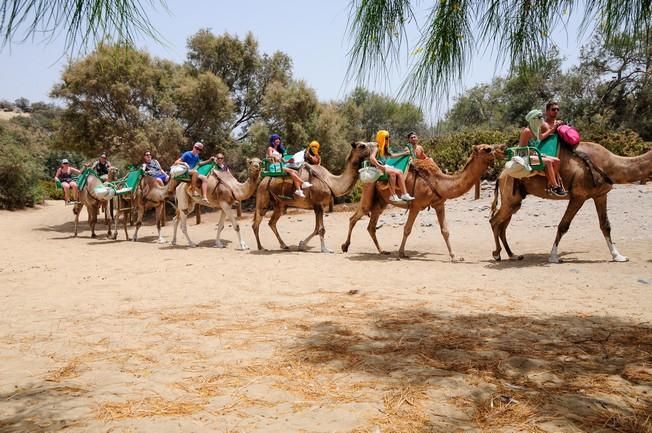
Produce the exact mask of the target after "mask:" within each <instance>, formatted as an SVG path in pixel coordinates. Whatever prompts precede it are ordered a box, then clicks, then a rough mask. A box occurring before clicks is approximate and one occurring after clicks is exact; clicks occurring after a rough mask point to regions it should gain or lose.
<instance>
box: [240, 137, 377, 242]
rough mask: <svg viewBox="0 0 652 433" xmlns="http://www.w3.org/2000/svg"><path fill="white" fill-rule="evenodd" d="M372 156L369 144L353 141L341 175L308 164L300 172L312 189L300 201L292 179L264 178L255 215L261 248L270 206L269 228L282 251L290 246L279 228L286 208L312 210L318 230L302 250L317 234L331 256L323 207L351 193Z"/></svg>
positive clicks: (254, 224)
mask: <svg viewBox="0 0 652 433" xmlns="http://www.w3.org/2000/svg"><path fill="white" fill-rule="evenodd" d="M370 154H371V147H370V143H365V142H353V143H351V151H350V152H349V154H348V156H347V158H346V163H345V165H344V170H343V171H342V173H341V174H340V175H339V176H336V175H333V174H332V173H331V172H329V171H328V170H326V169H325V168H324V167H322V166H319V165H308V164H306V165H305V166H304V168H302V169H301V170H300V172H299V175H300V176H301V178H302V179H303V180H309V181H310V182H311V183H312V187H311V188H308V189H306V190H305V191H304V193H305V195H306V197H305V198H300V197H297V196H294V195H293V191H294V185H293V183H292V180H291V179H290V178H289V177H280V178H279V177H276V178H271V177H270V178H267V179H264V180H263V181H262V182H261V183H260V185H259V186H258V191H257V193H256V213H255V214H254V222H253V230H254V234H255V236H256V243H257V244H258V249H259V250H262V249H264V248H263V246H262V244H261V243H260V237H259V228H260V223H261V221H262V220H263V217H264V216H265V214H266V213H267V210H268V208H269V206H270V204H271V205H272V207H273V210H272V216H271V217H270V219H269V226H270V228H271V229H272V231H273V232H274V234H275V235H276V239H278V242H279V244H280V246H281V248H282V249H284V250H287V249H289V247H288V246H287V245H286V244H285V242H283V239H281V236H280V235H279V233H278V230H277V228H276V223H277V222H278V220H279V218H280V217H281V215H283V213H284V211H285V208H287V207H294V208H302V209H313V210H314V212H315V229H314V230H313V232H312V233H311V234H310V235H309V236H308V237H307V238H305V239H304V240H302V241H301V242H299V250H304V249H305V248H306V246H307V244H308V242H309V241H310V240H311V239H312V238H313V237H314V236H316V235H319V239H320V241H321V252H322V253H332V252H333V251H332V250H330V249H329V248H328V247H327V246H326V243H325V240H324V235H325V234H326V228H325V227H324V206H329V205H330V202H331V199H332V197H333V196H335V197H341V196H343V195H346V194H348V193H349V192H350V191H351V190H352V189H353V186H354V185H355V182H356V181H357V179H358V170H359V169H360V166H361V165H362V161H363V160H364V159H366V158H368V157H369V155H370Z"/></svg>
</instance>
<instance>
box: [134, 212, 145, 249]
mask: <svg viewBox="0 0 652 433" xmlns="http://www.w3.org/2000/svg"><path fill="white" fill-rule="evenodd" d="M144 216H145V205H138V208H137V209H136V230H134V238H133V241H134V242H136V241H137V240H138V230H140V227H141V226H142V225H143V217H144Z"/></svg>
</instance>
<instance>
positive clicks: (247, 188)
mask: <svg viewBox="0 0 652 433" xmlns="http://www.w3.org/2000/svg"><path fill="white" fill-rule="evenodd" d="M261 170H262V161H261V160H260V159H258V158H252V159H247V171H248V177H247V180H246V181H245V182H244V183H239V182H238V181H237V179H236V178H235V177H233V175H232V174H231V173H230V172H221V171H217V170H213V171H212V172H211V174H210V175H209V177H208V204H204V203H202V202H201V201H200V198H199V197H193V196H192V195H191V194H190V193H189V191H188V187H189V185H185V184H181V185H179V186H178V187H177V192H176V200H177V211H176V215H175V216H174V234H173V236H172V242H171V243H172V245H176V243H177V228H178V226H179V223H181V231H182V232H183V234H184V235H185V236H186V239H187V240H188V245H189V246H191V247H195V246H196V244H195V243H193V242H192V241H191V240H190V237H189V236H188V227H187V219H188V215H189V214H190V213H192V211H193V210H194V209H195V206H197V205H198V204H202V205H203V206H208V207H212V208H216V209H221V210H222V214H221V215H220V220H219V223H218V226H217V236H216V238H215V247H216V248H224V243H223V242H222V240H221V239H220V236H221V234H222V230H223V229H224V220H225V218H226V217H228V218H229V221H231V225H232V226H233V229H234V230H235V232H236V233H237V235H238V242H239V249H240V250H248V249H249V247H248V246H247V244H246V243H245V241H244V239H242V234H241V233H240V225H239V224H238V221H237V220H236V218H235V216H234V215H233V209H232V206H233V204H234V203H235V202H236V201H242V200H246V199H248V198H249V197H251V196H252V195H254V193H255V192H256V187H257V186H258V179H259V178H260V172H261Z"/></svg>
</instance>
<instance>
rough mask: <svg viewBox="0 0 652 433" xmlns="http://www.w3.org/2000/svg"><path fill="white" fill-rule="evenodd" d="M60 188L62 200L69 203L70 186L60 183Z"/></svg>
mask: <svg viewBox="0 0 652 433" xmlns="http://www.w3.org/2000/svg"><path fill="white" fill-rule="evenodd" d="M61 188H63V200H64V201H65V202H66V203H68V202H69V201H70V185H68V183H67V182H63V183H61Z"/></svg>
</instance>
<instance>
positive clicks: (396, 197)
mask: <svg viewBox="0 0 652 433" xmlns="http://www.w3.org/2000/svg"><path fill="white" fill-rule="evenodd" d="M389 201H394V202H397V201H401V199H400V198H398V196H397V195H396V194H392V195H390V196H389Z"/></svg>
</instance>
